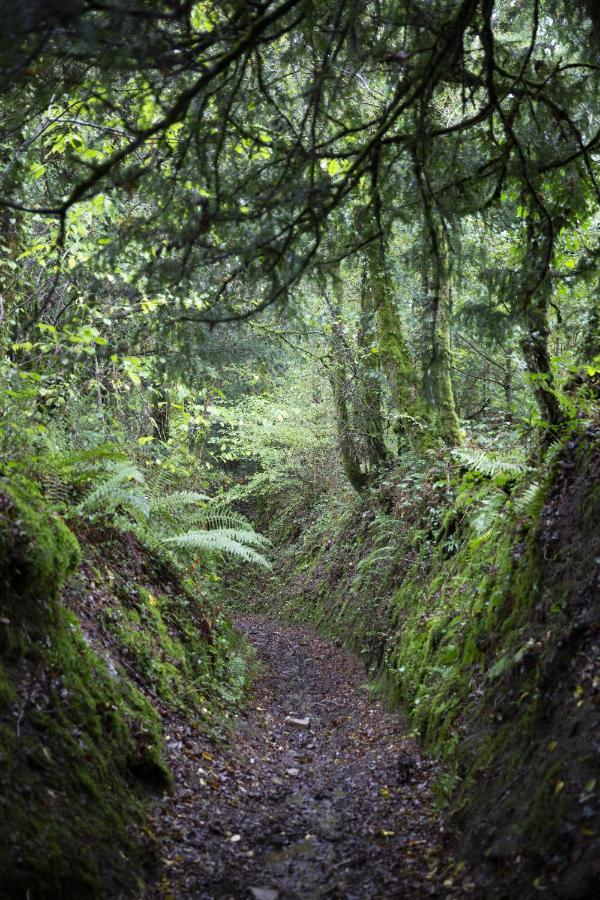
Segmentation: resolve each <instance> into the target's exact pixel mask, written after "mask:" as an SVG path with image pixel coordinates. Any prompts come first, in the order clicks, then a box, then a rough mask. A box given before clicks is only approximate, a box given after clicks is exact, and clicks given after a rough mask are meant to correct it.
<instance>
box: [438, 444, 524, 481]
mask: <svg viewBox="0 0 600 900" xmlns="http://www.w3.org/2000/svg"><path fill="white" fill-rule="evenodd" d="M452 455H453V457H454V458H455V459H456V460H457V461H458V462H459V463H460V465H461V466H463V467H464V468H465V469H468V470H469V471H471V472H476V473H478V474H479V475H483V476H485V477H486V478H496V477H497V476H498V475H505V474H506V475H511V476H517V475H520V474H521V473H523V472H526V471H527V465H526V463H525V462H523V461H522V459H519V456H522V453H521V452H519V451H517V453H515V454H513V455H512V456H508V455H507V454H505V453H504V454H501V453H493V454H492V453H490V452H489V451H488V450H484V449H482V448H480V447H472V448H469V447H458V448H456V449H455V450H453V451H452ZM515 456H516V458H515Z"/></svg>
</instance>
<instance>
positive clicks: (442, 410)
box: [423, 228, 461, 447]
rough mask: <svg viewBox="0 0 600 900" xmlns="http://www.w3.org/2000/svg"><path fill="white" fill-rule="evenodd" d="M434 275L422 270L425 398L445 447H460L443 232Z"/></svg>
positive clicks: (439, 235) (439, 234)
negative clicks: (427, 325)
mask: <svg viewBox="0 0 600 900" xmlns="http://www.w3.org/2000/svg"><path fill="white" fill-rule="evenodd" d="M435 244H436V246H435V254H434V257H433V262H434V265H433V273H432V274H431V275H430V273H429V271H428V264H429V259H428V260H427V263H426V265H425V266H424V271H423V288H424V294H425V297H426V298H427V299H428V302H429V309H430V311H431V332H430V353H429V359H428V362H427V365H426V368H425V373H424V379H423V382H424V394H425V397H426V398H427V399H428V401H429V402H430V403H431V404H432V406H433V407H434V409H435V413H436V417H437V420H438V426H439V432H440V436H441V438H442V440H443V441H444V443H445V444H446V445H447V446H448V447H456V446H458V445H459V444H460V443H461V431H460V423H459V420H458V415H457V412H456V403H455V401H454V390H453V387H452V339H451V334H452V284H451V278H450V258H449V248H448V242H447V240H446V237H445V235H444V233H443V231H442V229H440V228H438V229H436V230H435Z"/></svg>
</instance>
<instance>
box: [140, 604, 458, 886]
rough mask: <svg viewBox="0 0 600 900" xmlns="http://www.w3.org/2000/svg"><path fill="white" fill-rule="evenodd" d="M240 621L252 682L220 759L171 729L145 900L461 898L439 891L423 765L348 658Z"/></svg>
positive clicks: (437, 841) (436, 840) (436, 843)
mask: <svg viewBox="0 0 600 900" xmlns="http://www.w3.org/2000/svg"><path fill="white" fill-rule="evenodd" d="M238 626H239V627H240V628H241V629H242V630H244V631H245V632H246V633H247V635H248V637H249V638H250V640H251V641H252V643H253V644H254V645H255V647H256V649H257V654H258V657H259V659H260V660H261V662H262V664H263V674H262V675H261V676H260V677H259V678H258V679H257V682H256V684H255V687H254V689H253V693H252V696H251V698H250V702H249V704H248V706H247V707H246V708H245V710H244V711H243V712H242V714H241V716H240V720H239V723H238V728H237V731H236V734H235V735H234V737H233V738H232V741H231V744H230V746H229V748H227V749H226V751H223V750H222V749H221V750H216V749H211V748H210V747H209V748H207V747H206V745H205V743H203V744H202V745H199V744H198V740H197V737H196V736H195V735H194V734H193V733H192V732H190V731H189V730H188V731H186V730H185V729H184V730H182V731H180V732H179V733H176V734H173V735H171V740H170V742H169V743H168V749H169V753H170V755H171V762H172V765H173V767H174V770H175V771H176V773H177V778H178V784H177V787H176V791H175V794H174V795H171V796H170V797H169V798H168V800H166V801H165V803H164V805H163V806H162V808H161V809H159V810H158V811H157V817H156V822H155V831H156V832H157V833H158V836H159V838H160V840H161V845H162V848H163V860H162V874H161V878H160V883H159V884H157V886H156V887H155V888H154V889H153V890H152V892H151V893H146V894H145V896H146V897H149V896H153V897H163V898H179V897H194V898H198V900H208V898H250V900H251V898H252V897H254V898H256V900H275V898H279V900H295V898H304V900H306V898H317V897H333V898H335V897H337V898H342V897H343V898H347V900H367V898H368V900H371V898H378V900H379V898H399V897H403V898H419V897H431V896H435V897H450V896H465V892H464V885H463V887H462V888H461V891H460V893H456V894H455V893H454V890H453V888H452V887H450V885H449V884H448V882H446V885H445V886H444V885H443V884H442V883H441V882H442V876H441V875H440V872H441V869H442V860H443V853H442V850H441V838H442V834H441V828H440V823H439V820H438V817H437V815H436V813H435V811H434V807H433V802H432V793H431V782H432V780H433V777H434V776H435V774H436V773H435V770H434V767H433V765H432V764H431V763H430V762H428V761H426V760H425V759H424V758H423V757H422V756H420V754H419V752H418V751H417V749H416V748H415V746H414V744H413V743H412V742H411V741H410V740H409V739H407V738H406V737H405V734H404V732H403V728H402V725H401V723H400V722H399V720H398V718H397V717H396V716H395V715H392V714H391V713H389V712H386V711H385V709H384V708H383V706H382V705H381V704H380V703H379V702H378V701H376V700H374V699H372V697H371V696H370V695H369V693H368V692H367V691H366V690H365V688H364V686H363V683H364V673H363V671H362V670H361V669H360V667H359V666H358V665H357V663H356V662H354V661H353V660H352V659H350V658H349V657H348V656H347V655H346V654H345V653H344V652H342V651H340V650H339V649H337V648H335V647H332V646H331V645H330V644H327V643H326V642H325V641H323V640H321V639H320V638H318V637H316V636H315V634H314V633H312V632H311V631H309V630H307V629H305V628H290V627H284V626H281V625H280V624H277V623H274V622H272V621H268V620H265V619H262V618H258V617H252V618H245V619H241V620H239V621H238ZM290 719H295V720H297V721H295V722H294V721H290ZM306 720H308V722H307V721H306ZM174 730H175V729H174ZM446 862H447V861H446Z"/></svg>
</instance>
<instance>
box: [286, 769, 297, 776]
mask: <svg viewBox="0 0 600 900" xmlns="http://www.w3.org/2000/svg"><path fill="white" fill-rule="evenodd" d="M285 771H286V772H287V774H288V775H291V777H292V778H295V777H296V776H297V775H299V774H300V769H286V770H285Z"/></svg>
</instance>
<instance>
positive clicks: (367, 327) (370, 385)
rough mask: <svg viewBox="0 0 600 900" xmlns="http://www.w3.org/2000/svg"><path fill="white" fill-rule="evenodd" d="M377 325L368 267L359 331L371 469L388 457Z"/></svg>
mask: <svg viewBox="0 0 600 900" xmlns="http://www.w3.org/2000/svg"><path fill="white" fill-rule="evenodd" d="M376 322H377V316H376V311H375V309H374V308H373V306H372V292H371V291H370V290H369V287H368V272H367V269H366V267H363V271H362V284H361V293H360V327H359V330H358V349H359V363H360V371H359V378H358V390H359V395H360V413H361V419H362V421H363V424H364V431H365V441H366V445H367V457H368V460H369V468H370V469H377V468H378V467H379V466H380V465H381V463H383V462H385V460H386V458H387V449H386V446H385V440H384V420H383V410H382V396H381V394H382V392H381V377H380V375H381V373H380V362H379V348H378V345H377V328H376Z"/></svg>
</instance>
